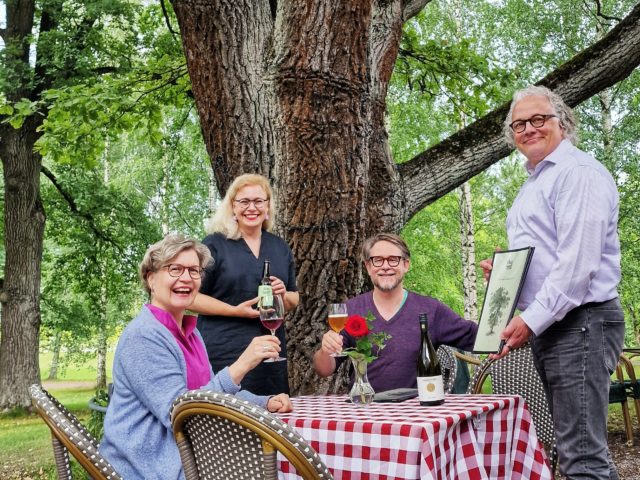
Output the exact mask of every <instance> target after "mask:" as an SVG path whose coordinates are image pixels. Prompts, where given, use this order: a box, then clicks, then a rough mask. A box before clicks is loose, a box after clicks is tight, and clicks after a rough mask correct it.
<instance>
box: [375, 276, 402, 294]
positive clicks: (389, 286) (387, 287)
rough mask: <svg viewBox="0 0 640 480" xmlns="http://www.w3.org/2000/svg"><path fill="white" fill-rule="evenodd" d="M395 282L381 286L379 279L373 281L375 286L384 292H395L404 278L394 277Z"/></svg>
mask: <svg viewBox="0 0 640 480" xmlns="http://www.w3.org/2000/svg"><path fill="white" fill-rule="evenodd" d="M394 278H395V281H394V282H393V283H386V284H384V285H382V284H381V282H380V279H379V278H378V277H374V278H373V279H372V280H371V281H372V282H373V285H374V286H375V287H376V288H377V289H378V290H380V291H383V292H390V291H391V290H394V289H395V288H397V287H398V285H400V284H401V283H402V276H400V277H398V276H396V277H394Z"/></svg>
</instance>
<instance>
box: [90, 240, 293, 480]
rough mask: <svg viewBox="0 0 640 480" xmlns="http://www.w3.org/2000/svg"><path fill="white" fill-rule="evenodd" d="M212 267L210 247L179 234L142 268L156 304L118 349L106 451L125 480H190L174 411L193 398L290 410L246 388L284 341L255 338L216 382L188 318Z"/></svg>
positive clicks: (154, 248) (284, 402) (151, 253)
mask: <svg viewBox="0 0 640 480" xmlns="http://www.w3.org/2000/svg"><path fill="white" fill-rule="evenodd" d="M210 262H211V254H210V253H209V249H208V248H207V247H205V246H204V245H202V244H201V243H200V242H198V241H196V240H192V239H189V238H186V237H184V236H182V235H175V234H173V235H168V236H166V237H165V238H164V239H163V240H161V241H160V242H158V243H155V244H153V245H151V246H150V247H149V249H148V250H147V252H146V253H145V255H144V259H143V260H142V263H141V264H140V277H141V280H142V283H143V286H144V289H145V290H146V291H147V293H148V294H149V296H150V302H149V303H148V304H146V305H145V306H143V307H142V311H141V312H140V313H139V314H138V316H137V317H136V318H135V319H134V320H133V321H132V322H131V323H129V325H127V328H125V330H124V332H123V333H122V335H121V336H120V340H119V341H118V347H117V348H116V353H115V357H114V360H113V387H114V388H113V394H112V396H111V398H110V401H109V407H108V409H107V414H106V417H105V421H104V437H103V439H102V442H101V443H100V451H101V453H102V454H104V456H105V457H106V458H108V459H109V462H110V463H111V464H112V465H113V467H114V468H115V469H116V471H118V472H119V473H120V475H122V476H123V478H126V479H138V478H139V479H143V478H176V479H177V478H184V474H183V472H182V464H181V462H180V455H179V453H178V447H177V445H176V442H175V440H174V437H173V432H172V429H171V421H170V419H169V411H170V409H171V404H172V403H173V401H174V400H175V399H176V398H177V397H178V396H179V395H181V394H182V393H184V392H186V391H187V390H193V389H200V388H202V389H206V390H216V391H219V392H225V393H232V394H236V395H237V396H238V397H239V398H242V399H244V400H249V401H251V402H253V403H255V404H257V405H260V406H262V407H263V408H266V409H268V410H269V411H271V412H287V411H290V410H291V401H290V400H289V396H288V395H286V394H279V395H275V396H272V397H267V396H258V395H254V394H252V393H250V392H248V391H246V390H241V387H240V382H241V381H242V379H243V378H244V376H245V375H246V374H247V372H249V371H250V370H251V369H253V368H254V367H255V366H256V365H258V364H259V363H261V362H262V361H264V360H265V359H267V358H274V357H277V356H278V352H279V351H280V345H279V341H278V340H277V339H275V338H274V337H271V335H262V336H258V337H255V338H254V339H253V340H252V341H251V343H250V344H249V346H248V347H247V348H246V349H245V351H244V352H243V353H242V355H240V357H239V358H238V359H237V361H235V362H234V363H232V364H231V365H229V366H227V367H225V368H224V369H222V370H221V371H219V372H218V374H217V375H214V374H213V372H212V370H211V366H210V364H209V361H208V358H207V352H206V350H205V346H204V343H203V341H202V337H201V336H200V333H199V332H198V330H197V329H196V317H194V316H192V315H186V314H185V311H186V309H187V308H189V307H190V305H191V303H192V302H193V299H194V298H195V296H196V295H197V294H198V291H199V289H200V283H201V281H202V276H203V274H204V268H205V267H206V266H207V265H208V264H209V263H210Z"/></svg>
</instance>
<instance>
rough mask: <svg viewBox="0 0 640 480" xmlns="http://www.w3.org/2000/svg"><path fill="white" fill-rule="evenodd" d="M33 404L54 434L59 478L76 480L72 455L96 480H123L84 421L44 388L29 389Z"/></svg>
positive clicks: (53, 440) (37, 386)
mask: <svg viewBox="0 0 640 480" xmlns="http://www.w3.org/2000/svg"><path fill="white" fill-rule="evenodd" d="M29 393H30V394H31V402H32V404H33V406H34V408H35V409H36V411H37V412H38V414H39V415H40V416H41V417H42V419H43V420H44V421H45V423H46V424H47V426H48V427H49V429H50V430H51V441H52V444H53V456H54V458H55V460H56V469H57V472H58V478H59V479H62V480H67V479H71V478H72V474H71V467H70V464H69V453H71V454H72V455H73V456H74V458H75V459H76V460H77V461H78V463H80V465H82V467H83V468H84V469H85V470H86V471H87V472H88V473H89V474H90V475H91V476H92V477H93V478H94V479H95V480H121V479H122V477H121V476H120V475H119V474H118V473H117V472H116V471H115V470H114V468H113V467H112V466H111V464H109V462H107V460H106V459H105V458H104V457H103V456H102V455H101V454H100V452H99V451H98V442H97V441H96V439H95V438H93V436H92V435H91V434H90V433H89V432H88V431H87V429H86V428H85V427H84V426H83V425H82V424H81V423H80V421H79V420H78V419H77V418H76V417H75V415H73V414H72V413H71V412H69V411H68V410H67V409H66V408H65V407H64V406H62V404H60V402H58V401H57V400H56V399H55V398H54V397H53V396H52V395H51V394H50V393H49V392H47V391H46V390H45V389H43V388H42V387H41V386H40V385H37V384H34V385H31V387H30V388H29Z"/></svg>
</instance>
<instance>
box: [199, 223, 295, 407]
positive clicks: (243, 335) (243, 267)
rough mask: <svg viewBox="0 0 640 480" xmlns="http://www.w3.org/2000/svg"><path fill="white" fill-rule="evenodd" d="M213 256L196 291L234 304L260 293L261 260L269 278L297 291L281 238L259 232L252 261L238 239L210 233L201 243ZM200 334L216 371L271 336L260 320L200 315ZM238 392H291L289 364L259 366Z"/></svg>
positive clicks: (280, 333) (281, 335)
mask: <svg viewBox="0 0 640 480" xmlns="http://www.w3.org/2000/svg"><path fill="white" fill-rule="evenodd" d="M202 243H204V244H205V245H206V246H207V247H209V250H211V254H212V255H213V258H214V263H213V264H212V265H211V266H209V267H208V268H207V270H206V273H205V275H204V278H203V280H202V285H201V287H200V292H202V293H204V294H205V295H209V296H211V297H214V298H217V299H218V300H221V301H223V302H225V303H228V304H229V305H238V304H240V303H242V302H244V301H246V300H250V299H252V298H255V297H256V296H257V295H258V285H259V283H260V280H261V278H262V267H263V264H264V260H265V259H268V260H270V261H271V270H270V272H271V275H273V276H275V277H278V278H279V279H280V280H282V281H283V282H284V284H285V286H286V288H287V291H288V292H295V291H297V288H296V271H295V265H294V262H293V254H292V252H291V249H290V248H289V246H288V245H287V244H286V242H285V241H284V240H282V239H281V238H279V237H277V236H275V235H273V234H271V233H269V232H266V231H263V232H262V238H261V242H260V255H259V256H258V258H256V257H255V256H254V255H253V252H251V249H250V248H249V246H248V245H247V243H246V242H245V241H244V239H242V238H240V239H238V240H230V239H228V238H227V237H225V236H224V235H223V234H221V233H214V234H213V235H208V236H207V237H206V238H205V239H204V240H203V242H202ZM198 330H200V333H201V334H202V337H203V339H204V343H205V345H206V347H207V354H208V356H209V362H211V367H212V368H213V371H214V372H216V373H217V372H219V371H220V370H222V369H223V368H224V367H226V366H229V365H231V364H232V363H233V362H235V361H236V360H237V359H238V357H239V356H240V355H241V354H242V352H243V351H244V350H245V348H246V347H247V345H249V343H251V340H252V339H253V338H254V337H257V336H260V335H267V334H269V333H270V332H269V330H268V329H266V328H264V327H263V326H262V324H261V323H260V319H259V318H241V317H223V316H219V315H200V316H199V317H198ZM276 335H277V336H278V338H279V339H280V342H281V344H280V346H281V348H282V351H281V352H280V356H282V357H286V356H287V349H286V338H285V332H284V327H280V328H279V329H278V330H277V331H276ZM242 388H243V389H245V390H249V391H250V392H252V393H255V394H257V395H276V394H278V393H289V382H288V379H287V362H272V363H264V362H262V363H260V364H259V365H258V366H257V367H255V368H254V369H253V370H251V371H250V372H249V373H248V374H247V375H246V376H245V377H244V379H243V380H242Z"/></svg>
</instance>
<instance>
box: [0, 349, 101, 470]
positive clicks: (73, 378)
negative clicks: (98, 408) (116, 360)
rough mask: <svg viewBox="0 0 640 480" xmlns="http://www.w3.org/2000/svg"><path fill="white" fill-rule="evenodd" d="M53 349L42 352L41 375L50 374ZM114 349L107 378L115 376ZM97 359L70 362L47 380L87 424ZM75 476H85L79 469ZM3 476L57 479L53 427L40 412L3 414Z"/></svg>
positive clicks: (0, 447)
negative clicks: (55, 377)
mask: <svg viewBox="0 0 640 480" xmlns="http://www.w3.org/2000/svg"><path fill="white" fill-rule="evenodd" d="M51 357H52V355H51V353H49V352H44V353H41V354H40V371H41V378H42V380H45V379H46V378H47V376H48V375H49V366H50V365H51ZM112 362H113V352H109V353H108V355H107V378H108V379H110V376H111V365H112ZM95 365H96V361H95V359H91V360H87V361H85V362H82V363H80V364H70V365H68V366H66V368H64V369H62V370H59V373H60V374H59V376H58V379H57V380H55V381H52V382H47V386H48V390H49V392H50V393H51V394H52V395H53V396H54V397H56V398H57V399H58V400H59V401H60V403H62V404H63V405H64V406H65V407H67V408H68V409H69V410H70V411H71V412H72V413H73V414H74V415H76V416H77V417H78V418H79V419H80V421H81V422H83V423H84V424H85V425H86V424H87V421H88V419H89V415H90V410H89V408H88V406H87V403H88V401H89V399H91V398H92V397H93V396H94V394H95V391H94V389H93V387H92V385H93V384H95V381H96V366H95ZM69 382H89V384H90V385H91V386H86V385H85V386H82V385H80V386H79V385H77V384H76V385H73V384H70V383H69ZM76 470H77V469H76V468H74V478H80V479H81V478H85V477H83V473H82V472H80V471H78V475H76ZM0 478H1V479H3V480H18V479H27V478H31V479H34V480H35V479H39V480H40V479H47V480H48V479H55V478H57V475H56V473H55V462H54V459H53V450H52V447H51V434H50V432H49V428H48V427H47V426H46V425H45V423H44V422H43V421H42V419H41V418H40V417H39V416H38V415H36V414H28V413H25V412H13V413H11V414H4V415H0Z"/></svg>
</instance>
